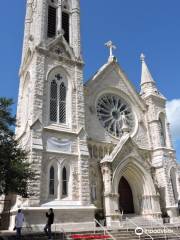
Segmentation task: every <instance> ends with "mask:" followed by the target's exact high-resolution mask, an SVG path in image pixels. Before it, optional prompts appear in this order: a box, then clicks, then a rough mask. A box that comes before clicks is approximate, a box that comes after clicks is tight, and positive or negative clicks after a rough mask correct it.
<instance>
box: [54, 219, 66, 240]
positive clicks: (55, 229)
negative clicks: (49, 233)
mask: <svg viewBox="0 0 180 240" xmlns="http://www.w3.org/2000/svg"><path fill="white" fill-rule="evenodd" d="M54 225H55V228H54V237H55V239H57V238H56V236H57V228H56V225H57V224H56V223H55V224H54ZM60 230H61V231H62V233H63V238H62V239H63V240H64V236H65V235H66V232H65V231H64V228H62V227H60Z"/></svg>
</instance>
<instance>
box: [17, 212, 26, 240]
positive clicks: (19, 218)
mask: <svg viewBox="0 0 180 240" xmlns="http://www.w3.org/2000/svg"><path fill="white" fill-rule="evenodd" d="M23 222H24V214H23V213H22V210H21V209H18V212H17V215H16V217H15V230H16V239H17V240H20V239H21V229H22V226H23Z"/></svg>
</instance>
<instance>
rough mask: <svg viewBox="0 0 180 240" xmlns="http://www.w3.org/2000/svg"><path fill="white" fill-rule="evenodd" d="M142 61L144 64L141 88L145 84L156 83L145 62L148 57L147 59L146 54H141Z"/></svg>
mask: <svg viewBox="0 0 180 240" xmlns="http://www.w3.org/2000/svg"><path fill="white" fill-rule="evenodd" d="M140 59H141V62H142V72H141V86H142V85H143V84H145V83H155V82H154V79H153V77H152V75H151V73H150V71H149V69H148V66H147V64H146V62H145V59H146V57H145V55H144V53H141V56H140Z"/></svg>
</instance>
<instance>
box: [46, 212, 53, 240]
mask: <svg viewBox="0 0 180 240" xmlns="http://www.w3.org/2000/svg"><path fill="white" fill-rule="evenodd" d="M46 217H47V223H46V226H45V227H44V231H45V233H46V235H47V236H48V239H52V232H51V225H52V224H53V222H54V212H53V209H52V208H50V209H49V211H48V212H46Z"/></svg>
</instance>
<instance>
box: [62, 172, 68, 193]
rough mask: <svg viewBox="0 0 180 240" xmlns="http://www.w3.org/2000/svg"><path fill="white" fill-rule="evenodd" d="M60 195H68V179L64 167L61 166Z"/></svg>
mask: <svg viewBox="0 0 180 240" xmlns="http://www.w3.org/2000/svg"><path fill="white" fill-rule="evenodd" d="M62 195H63V197H65V196H67V195H68V179H67V169H66V167H63V170H62Z"/></svg>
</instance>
